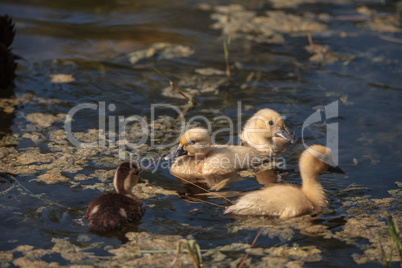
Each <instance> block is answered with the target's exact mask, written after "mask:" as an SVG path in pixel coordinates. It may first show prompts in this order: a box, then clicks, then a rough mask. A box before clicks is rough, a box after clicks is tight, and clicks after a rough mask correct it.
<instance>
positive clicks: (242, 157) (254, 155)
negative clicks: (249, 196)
mask: <svg viewBox="0 0 402 268" xmlns="http://www.w3.org/2000/svg"><path fill="white" fill-rule="evenodd" d="M265 161H268V159H267V158H266V157H265V156H264V155H263V154H261V153H260V152H258V151H256V150H254V149H253V148H249V147H243V146H229V145H212V146H211V148H210V150H209V152H208V154H206V155H204V157H203V158H202V159H197V158H196V157H194V156H189V155H184V156H181V157H179V158H177V159H176V161H175V162H174V164H173V165H172V167H171V169H170V172H171V173H172V174H173V175H176V176H183V177H193V176H197V175H198V176H208V175H223V174H229V173H233V172H237V171H241V170H244V169H248V168H251V167H255V166H258V165H261V164H262V163H264V162H265Z"/></svg>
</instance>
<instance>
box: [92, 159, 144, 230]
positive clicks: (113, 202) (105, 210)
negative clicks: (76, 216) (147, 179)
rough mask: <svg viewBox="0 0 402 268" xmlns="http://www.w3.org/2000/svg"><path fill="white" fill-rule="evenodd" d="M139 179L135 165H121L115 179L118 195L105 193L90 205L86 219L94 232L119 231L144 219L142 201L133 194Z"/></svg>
mask: <svg viewBox="0 0 402 268" xmlns="http://www.w3.org/2000/svg"><path fill="white" fill-rule="evenodd" d="M138 178H139V177H138V168H137V165H136V164H135V163H133V162H124V163H121V164H120V166H119V167H118V168H117V170H116V172H115V175H114V179H113V185H114V188H115V189H116V193H114V192H108V193H105V194H103V195H101V196H99V197H97V198H95V199H93V200H92V201H91V203H89V206H88V209H87V211H86V213H85V218H86V219H87V221H88V223H89V226H90V227H91V228H92V229H93V230H95V231H109V230H113V229H119V228H122V227H123V226H124V225H125V224H126V223H128V222H131V221H135V220H138V219H140V218H141V217H142V215H143V214H144V209H143V208H142V201H141V200H139V199H138V198H137V197H135V196H134V195H133V194H132V193H131V191H132V189H133V187H134V186H135V185H136V184H137V182H138Z"/></svg>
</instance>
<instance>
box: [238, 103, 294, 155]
mask: <svg viewBox="0 0 402 268" xmlns="http://www.w3.org/2000/svg"><path fill="white" fill-rule="evenodd" d="M240 138H241V140H242V145H244V146H249V147H252V148H255V149H256V150H258V151H259V152H262V153H264V154H265V155H268V156H278V155H280V154H282V153H284V152H285V151H286V149H287V148H288V146H289V145H290V144H291V143H293V142H294V140H293V137H292V136H291V135H290V134H289V131H288V129H287V128H286V126H285V123H284V122H283V119H282V117H281V115H280V114H279V113H277V112H276V111H274V110H271V109H268V108H266V109H261V110H259V111H258V112H256V113H255V114H254V115H253V116H252V117H251V118H250V119H249V120H248V121H247V122H246V124H245V126H244V128H243V131H242V133H241V135H240Z"/></svg>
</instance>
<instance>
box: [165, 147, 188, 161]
mask: <svg viewBox="0 0 402 268" xmlns="http://www.w3.org/2000/svg"><path fill="white" fill-rule="evenodd" d="M183 146H184V145H179V147H177V148H176V150H174V151H173V152H171V153H170V154H168V155H167V156H165V158H164V159H165V160H170V159H174V158H176V157H179V156H181V155H185V154H187V151H185V150H184V149H183Z"/></svg>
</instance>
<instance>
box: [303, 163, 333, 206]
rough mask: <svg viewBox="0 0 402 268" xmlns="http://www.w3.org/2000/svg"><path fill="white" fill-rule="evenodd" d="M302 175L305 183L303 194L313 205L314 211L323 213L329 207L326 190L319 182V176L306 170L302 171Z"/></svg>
mask: <svg viewBox="0 0 402 268" xmlns="http://www.w3.org/2000/svg"><path fill="white" fill-rule="evenodd" d="M300 173H301V178H302V183H303V185H302V191H303V193H304V194H305V195H306V197H307V198H308V199H309V200H310V202H311V203H312V204H313V206H314V209H315V210H317V211H321V210H322V209H324V208H325V207H326V205H327V196H326V194H325V192H324V188H323V187H322V186H321V184H320V182H319V181H318V174H316V173H312V172H308V171H305V170H304V171H303V170H301V171H300Z"/></svg>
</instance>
